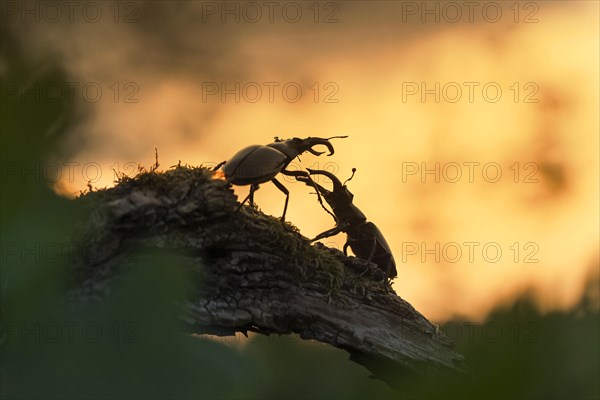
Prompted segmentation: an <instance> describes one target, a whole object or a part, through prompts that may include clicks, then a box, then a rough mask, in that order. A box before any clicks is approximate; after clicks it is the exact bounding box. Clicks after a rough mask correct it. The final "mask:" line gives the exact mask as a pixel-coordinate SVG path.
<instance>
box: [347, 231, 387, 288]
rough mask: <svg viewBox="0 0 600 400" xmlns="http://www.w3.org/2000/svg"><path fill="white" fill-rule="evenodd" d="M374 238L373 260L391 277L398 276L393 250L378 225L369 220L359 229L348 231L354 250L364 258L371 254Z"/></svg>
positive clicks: (349, 242) (350, 243)
mask: <svg viewBox="0 0 600 400" xmlns="http://www.w3.org/2000/svg"><path fill="white" fill-rule="evenodd" d="M373 239H375V252H374V253H373V258H372V259H371V261H373V262H374V263H375V264H377V266H379V268H381V269H382V270H384V271H386V272H387V273H388V277H389V278H394V277H396V276H397V275H398V272H397V271H396V261H395V260H394V256H393V255H392V250H391V249H390V246H389V245H388V244H387V242H386V240H385V238H384V237H383V233H381V231H380V230H379V228H377V225H375V224H374V223H372V222H367V223H365V224H364V225H361V226H360V227H359V228H358V229H355V230H352V231H351V232H348V244H349V245H350V248H351V249H352V252H353V253H354V254H355V255H356V256H357V257H359V258H362V259H364V260H366V259H368V258H369V256H370V255H371V251H372V249H373Z"/></svg>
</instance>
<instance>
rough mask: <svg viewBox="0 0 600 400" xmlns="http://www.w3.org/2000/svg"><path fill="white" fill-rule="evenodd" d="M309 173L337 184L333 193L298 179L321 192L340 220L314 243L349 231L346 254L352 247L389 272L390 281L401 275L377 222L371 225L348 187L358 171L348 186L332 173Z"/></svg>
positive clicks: (356, 253) (309, 170) (364, 257)
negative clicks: (355, 203)
mask: <svg viewBox="0 0 600 400" xmlns="http://www.w3.org/2000/svg"><path fill="white" fill-rule="evenodd" d="M307 171H308V172H309V173H310V175H324V176H326V177H328V178H329V179H331V181H332V182H333V190H332V191H330V190H327V189H325V188H324V187H323V186H321V185H319V184H318V183H316V182H314V181H313V180H312V179H310V177H309V178H307V177H306V176H297V177H296V179H297V180H298V181H301V182H304V183H305V184H307V185H309V186H311V187H314V188H316V189H317V191H318V192H320V194H321V196H323V198H324V199H325V201H326V202H327V203H328V204H329V205H330V206H331V209H332V210H333V214H334V215H335V217H334V218H335V220H336V226H335V227H334V228H332V229H329V230H326V231H325V232H322V233H320V234H319V235H317V236H316V237H315V238H314V239H312V240H311V242H314V241H316V240H320V239H324V238H327V237H330V236H334V235H337V234H338V233H340V232H345V233H346V235H347V236H348V238H347V240H346V243H345V244H344V255H348V253H347V251H348V247H350V248H351V249H352V252H354V254H355V255H356V256H357V257H359V258H362V259H363V260H367V261H369V262H371V261H373V262H374V263H375V264H377V266H378V267H379V268H380V269H382V270H383V272H384V273H385V276H386V279H391V278H395V277H396V276H397V275H398V273H397V271H396V262H395V261H394V256H393V255H392V251H391V249H390V246H389V245H388V244H387V242H386V241H385V238H384V237H383V234H382V233H381V231H380V230H379V228H377V226H376V225H375V224H374V223H372V222H368V221H367V217H366V216H365V214H363V212H362V211H360V209H359V208H358V207H356V206H355V205H354V204H353V202H352V200H353V199H354V195H353V194H352V193H351V192H350V191H349V190H348V188H347V187H346V182H348V181H350V180H351V179H352V178H353V177H354V173H355V172H356V168H352V176H351V177H350V178H349V179H348V180H346V182H344V184H342V182H340V180H339V179H338V178H337V177H336V176H335V175H333V174H332V173H331V172H328V171H323V170H314V169H309V168H307Z"/></svg>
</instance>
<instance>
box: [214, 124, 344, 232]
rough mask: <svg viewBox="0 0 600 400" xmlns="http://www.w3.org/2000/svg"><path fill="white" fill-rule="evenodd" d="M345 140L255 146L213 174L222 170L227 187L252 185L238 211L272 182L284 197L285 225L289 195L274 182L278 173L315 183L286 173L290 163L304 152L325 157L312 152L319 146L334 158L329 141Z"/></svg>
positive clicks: (311, 139)
mask: <svg viewBox="0 0 600 400" xmlns="http://www.w3.org/2000/svg"><path fill="white" fill-rule="evenodd" d="M346 137H348V136H333V137H330V138H317V137H308V138H306V139H300V138H297V137H295V138H293V139H286V140H282V139H279V138H278V137H276V138H275V142H273V143H271V144H268V145H266V146H263V145H258V144H255V145H252V146H248V147H246V148H244V149H242V150H240V151H238V152H237V153H236V154H235V155H234V156H233V157H231V158H230V159H229V160H227V161H223V162H222V163H220V164H218V165H217V166H216V167H215V168H214V169H213V171H217V170H218V169H219V168H220V167H221V166H223V173H224V175H225V179H226V181H227V183H231V184H234V185H241V186H244V185H251V186H250V193H248V196H247V197H246V198H245V199H244V201H242V202H241V203H240V205H239V206H238V208H237V210H239V209H240V208H241V207H242V205H243V204H244V203H245V202H246V201H247V200H248V199H250V204H254V192H255V191H257V190H258V186H259V184H261V183H265V182H268V181H271V182H273V184H275V186H276V187H277V188H278V189H279V190H281V191H282V192H283V193H284V194H285V205H284V207H283V215H282V216H281V221H284V220H285V213H286V211H287V206H288V200H289V198H290V192H289V191H288V190H287V189H286V187H285V186H283V185H282V184H281V182H279V181H278V180H277V179H275V176H276V175H277V174H278V173H282V174H284V175H288V176H295V177H300V176H303V177H305V178H306V180H305V182H307V183H309V182H310V181H312V179H310V176H309V174H308V173H307V172H304V171H287V170H286V168H287V166H288V165H289V163H290V162H292V160H294V158H296V157H297V156H299V155H300V154H302V153H304V152H305V151H308V152H309V153H312V154H314V155H316V156H320V155H321V154H323V153H324V152H322V151H316V150H314V149H313V147H314V146H316V145H324V146H325V147H327V149H328V150H329V154H328V156H331V155H332V154H333V153H334V151H335V150H334V149H333V145H332V144H331V143H330V142H329V140H330V139H335V138H346ZM315 190H316V188H315ZM319 200H320V198H319ZM237 210H236V211H237Z"/></svg>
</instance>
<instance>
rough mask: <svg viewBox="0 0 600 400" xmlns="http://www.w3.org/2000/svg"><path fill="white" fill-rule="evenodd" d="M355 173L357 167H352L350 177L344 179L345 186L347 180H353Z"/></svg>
mask: <svg viewBox="0 0 600 400" xmlns="http://www.w3.org/2000/svg"><path fill="white" fill-rule="evenodd" d="M355 173H356V168H352V175H350V178H348V179H346V180H345V181H344V183H343V186H346V182H350V181H351V180H352V178H354V174H355Z"/></svg>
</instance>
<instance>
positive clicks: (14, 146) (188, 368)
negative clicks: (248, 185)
mask: <svg viewBox="0 0 600 400" xmlns="http://www.w3.org/2000/svg"><path fill="white" fill-rule="evenodd" d="M1 37H2V39H1V40H2V52H3V53H2V57H3V62H4V63H5V64H6V63H8V66H7V68H5V69H4V70H3V72H2V76H1V78H2V81H3V82H26V81H29V82H34V81H35V82H40V84H42V85H43V84H44V82H57V81H60V80H64V79H65V77H64V74H63V73H62V72H61V71H60V70H59V69H57V68H56V67H55V66H54V65H55V64H54V63H53V62H52V61H48V63H44V65H43V66H40V65H34V66H32V65H29V64H28V63H27V61H26V60H25V59H23V57H22V56H21V54H20V53H19V51H18V48H16V47H14V43H12V42H11V41H10V35H9V33H8V32H5V31H3V32H2V35H1ZM49 65H50V66H51V67H49ZM80 112H81V110H78V109H76V104H72V103H69V102H61V101H59V102H56V103H47V102H46V103H45V102H40V101H32V100H28V101H23V99H22V98H20V97H19V96H7V97H6V98H2V102H1V110H0V128H1V132H0V135H1V146H0V147H1V157H2V171H1V179H2V193H1V198H0V200H1V202H0V211H1V214H0V220H1V222H2V226H1V235H2V236H1V245H2V252H1V257H2V260H1V277H0V288H1V290H2V293H1V309H0V323H1V326H0V328H1V332H0V343H1V347H0V351H1V365H0V379H1V380H0V385H1V387H0V394H1V396H2V398H40V397H41V398H77V399H82V398H130V397H131V398H598V397H599V396H600V390H599V380H598V377H599V376H600V370H599V364H600V351H599V340H598V339H599V332H600V329H599V315H598V308H597V307H596V306H590V301H592V302H594V301H597V298H596V299H592V300H590V299H589V298H584V299H582V301H581V303H580V304H579V305H578V306H577V307H575V308H574V309H573V310H571V311H569V312H555V313H551V314H546V315H542V314H541V313H540V312H538V311H537V310H536V308H535V306H534V303H533V302H532V301H531V300H529V299H528V298H523V299H520V300H518V301H517V302H516V303H515V304H514V305H512V306H510V307H505V308H499V309H497V310H496V311H494V312H493V313H492V314H491V315H489V317H488V318H487V320H486V321H485V322H483V323H481V324H471V323H469V322H468V321H453V322H449V323H446V324H445V325H443V326H441V327H440V328H441V329H442V330H443V331H444V332H445V333H447V334H448V336H450V337H451V338H454V339H455V340H456V344H457V347H458V350H459V351H460V352H461V353H462V354H464V355H465V357H466V361H467V363H468V365H469V367H470V369H471V373H470V374H468V375H466V376H449V377H446V378H443V379H442V378H437V379H424V380H421V381H415V380H411V381H407V382H404V383H403V387H404V389H403V390H400V391H398V390H392V389H390V388H389V387H388V386H387V385H385V384H384V383H382V382H380V381H377V380H373V379H370V378H369V372H368V371H367V370H366V369H364V368H363V367H361V366H360V365H358V364H355V363H353V362H351V361H349V360H348V354H347V353H346V352H344V351H342V350H338V349H334V348H331V347H329V346H325V345H322V344H319V343H313V342H303V341H300V340H298V339H297V338H296V337H293V336H290V337H275V336H271V337H266V336H258V337H251V338H249V339H246V340H242V341H241V342H240V341H238V343H237V344H235V345H233V346H232V345H230V344H224V343H220V342H219V340H216V341H215V340H207V339H206V338H202V337H198V336H194V335H188V334H185V333H184V332H185V328H184V326H183V325H182V323H181V322H180V321H178V320H177V319H176V318H175V315H176V303H177V301H180V300H183V299H185V296H186V294H187V293H188V290H189V286H188V282H189V280H188V279H186V278H187V277H186V273H185V271H184V270H183V269H181V268H177V264H176V261H175V260H173V259H172V258H170V257H169V256H167V255H165V256H161V255H156V254H154V255H152V256H144V255H143V254H139V257H137V259H136V261H135V262H132V263H131V265H128V268H126V270H127V271H128V272H127V274H126V275H125V276H124V277H123V278H122V279H121V280H120V281H119V283H118V285H117V287H116V288H115V290H114V292H113V294H112V295H111V297H110V298H109V299H108V300H107V301H106V302H103V303H101V304H89V305H80V306H79V307H77V308H73V307H71V306H69V305H67V304H65V303H64V302H63V301H62V296H63V293H64V291H65V289H66V288H67V285H68V282H69V276H68V271H67V270H66V268H65V267H66V266H67V265H68V264H69V261H70V258H71V257H72V251H71V249H72V247H70V245H67V244H68V243H71V242H72V240H73V239H72V237H71V233H72V232H71V230H72V227H73V226H74V225H76V223H78V222H80V221H81V220H83V219H84V218H85V217H86V215H85V213H84V212H83V211H77V210H76V209H75V208H74V207H72V206H71V204H70V201H69V200H67V199H64V198H61V197H59V196H56V195H55V194H54V193H53V192H52V190H51V189H50V187H49V184H48V182H47V181H46V180H45V179H44V178H43V176H41V175H40V174H39V171H38V172H36V168H38V167H37V166H38V165H42V164H43V163H44V162H45V161H46V160H47V158H46V157H47V156H48V154H49V152H51V151H53V149H54V148H55V147H56V146H57V145H58V144H59V143H61V141H62V140H63V139H64V137H63V136H62V135H64V133H65V132H67V129H68V127H69V126H70V124H72V123H73V122H74V116H75V115H78V113H80ZM166 266H168V268H165V267H166ZM597 284H598V282H596V281H594V282H592V283H591V285H597ZM228 341H229V342H234V341H235V340H234V339H233V338H231V339H229V340H228Z"/></svg>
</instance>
